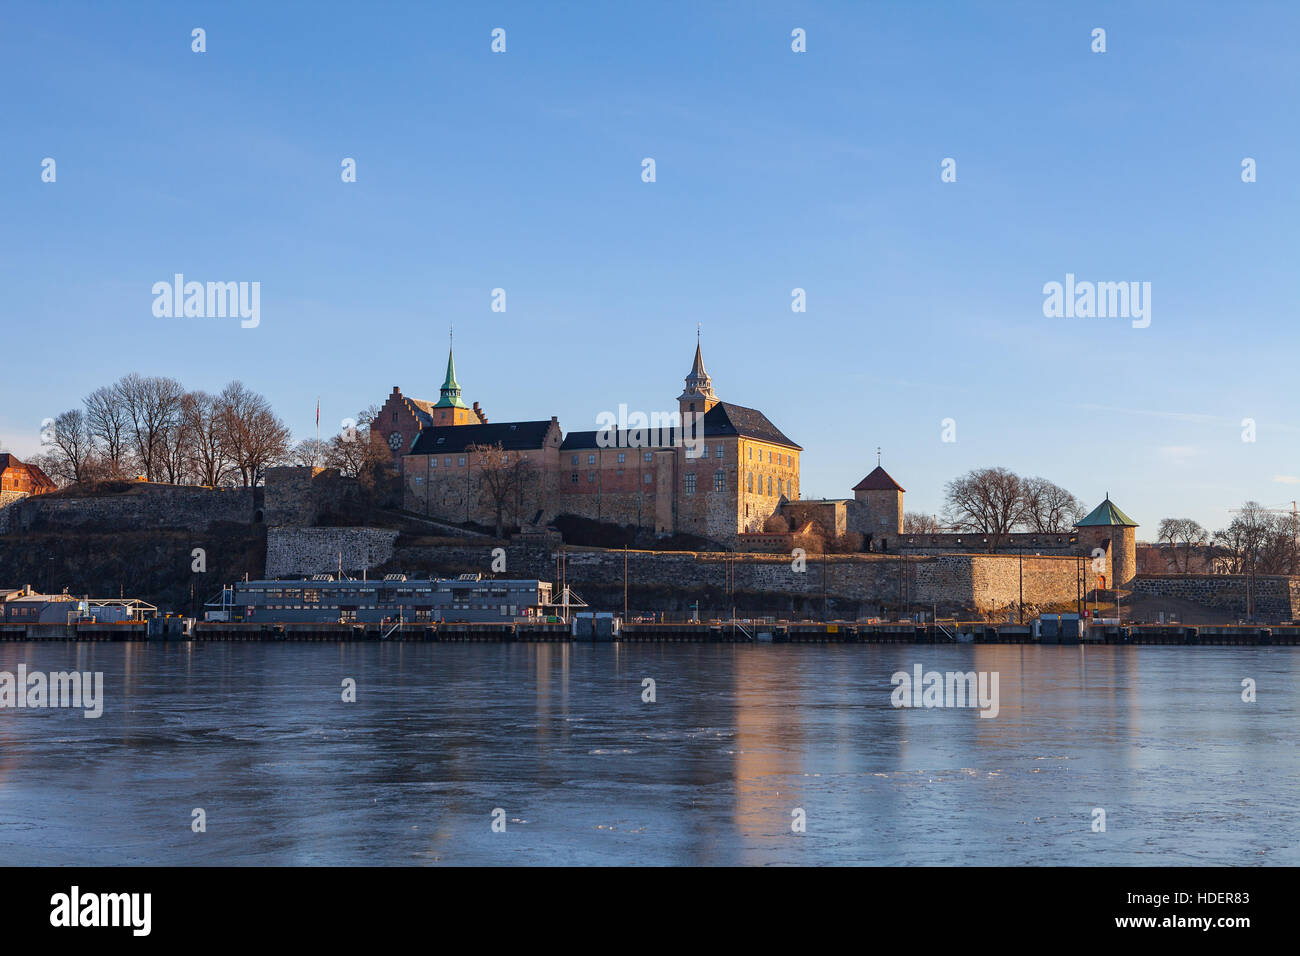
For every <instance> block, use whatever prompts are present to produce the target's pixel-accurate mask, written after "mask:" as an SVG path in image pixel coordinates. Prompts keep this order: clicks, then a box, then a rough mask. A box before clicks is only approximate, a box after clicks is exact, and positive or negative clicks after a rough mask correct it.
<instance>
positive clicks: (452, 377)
mask: <svg viewBox="0 0 1300 956" xmlns="http://www.w3.org/2000/svg"><path fill="white" fill-rule="evenodd" d="M438 393H439V395H438V400H437V401H436V402H434V404H433V407H434V408H468V407H469V406H467V405H466V404H465V403H464V402H462V401H461V400H460V382H458V381H456V358H455V356H454V355H453V350H452V348H451V346H448V347H447V377H446V378H445V379H443V382H442V388H440V389H438Z"/></svg>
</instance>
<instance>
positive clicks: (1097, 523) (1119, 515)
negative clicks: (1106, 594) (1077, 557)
mask: <svg viewBox="0 0 1300 956" xmlns="http://www.w3.org/2000/svg"><path fill="white" fill-rule="evenodd" d="M1137 527H1138V523H1137V522H1136V521H1134V520H1133V519H1132V518H1130V517H1129V516H1128V515H1126V514H1125V513H1124V512H1122V511H1120V510H1119V508H1117V507H1115V503H1114V502H1112V501H1111V500H1110V492H1106V499H1105V500H1104V501H1103V502H1102V503H1101V504H1099V505H1097V507H1096V508H1094V509H1092V511H1091V512H1089V513H1088V516H1087V517H1085V518H1082V519H1080V520H1079V522H1078V523H1076V524H1075V526H1074V528H1075V531H1076V532H1077V533H1078V539H1079V541H1078V543H1079V547H1080V548H1081V549H1082V551H1083V553H1084V554H1089V555H1093V554H1095V553H1096V549H1100V550H1101V551H1102V552H1104V554H1105V557H1104V558H1103V559H1102V561H1103V564H1104V570H1101V571H1098V572H1096V573H1094V575H1093V578H1094V580H1093V582H1092V583H1093V584H1094V585H1095V586H1096V587H1100V588H1102V589H1103V590H1104V589H1106V588H1122V587H1125V586H1127V585H1128V584H1129V583H1130V582H1131V581H1132V580H1133V578H1134V576H1135V575H1136V574H1137Z"/></svg>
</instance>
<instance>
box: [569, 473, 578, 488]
mask: <svg viewBox="0 0 1300 956" xmlns="http://www.w3.org/2000/svg"><path fill="white" fill-rule="evenodd" d="M571 480H572V481H573V483H574V484H575V485H576V484H577V483H578V473H577V472H576V471H575V472H574V473H573V474H572V476H571Z"/></svg>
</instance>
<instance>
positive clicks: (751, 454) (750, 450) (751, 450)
mask: <svg viewBox="0 0 1300 956" xmlns="http://www.w3.org/2000/svg"><path fill="white" fill-rule="evenodd" d="M749 460H750V461H753V460H754V446H753V445H750V446H749Z"/></svg>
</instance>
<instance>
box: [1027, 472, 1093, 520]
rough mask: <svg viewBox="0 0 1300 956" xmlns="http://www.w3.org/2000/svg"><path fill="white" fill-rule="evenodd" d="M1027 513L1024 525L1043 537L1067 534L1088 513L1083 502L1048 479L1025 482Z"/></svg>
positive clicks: (1033, 479)
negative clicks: (1045, 535)
mask: <svg viewBox="0 0 1300 956" xmlns="http://www.w3.org/2000/svg"><path fill="white" fill-rule="evenodd" d="M1020 485H1021V491H1020V493H1021V496H1022V498H1023V504H1024V512H1023V514H1022V516H1021V518H1020V524H1021V525H1023V526H1024V528H1025V529H1026V530H1027V531H1036V532H1038V533H1039V534H1065V533H1067V532H1069V531H1070V530H1071V529H1073V528H1074V523H1075V522H1076V521H1078V520H1079V519H1080V518H1082V517H1083V516H1084V515H1085V514H1087V511H1086V510H1085V509H1084V507H1083V502H1081V501H1080V500H1079V499H1078V498H1076V497H1074V495H1072V494H1070V493H1069V492H1068V491H1066V490H1065V489H1064V488H1062V487H1061V486H1060V485H1057V484H1054V483H1053V482H1050V481H1048V480H1047V479H1046V478H1022V479H1021V482H1020Z"/></svg>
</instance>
